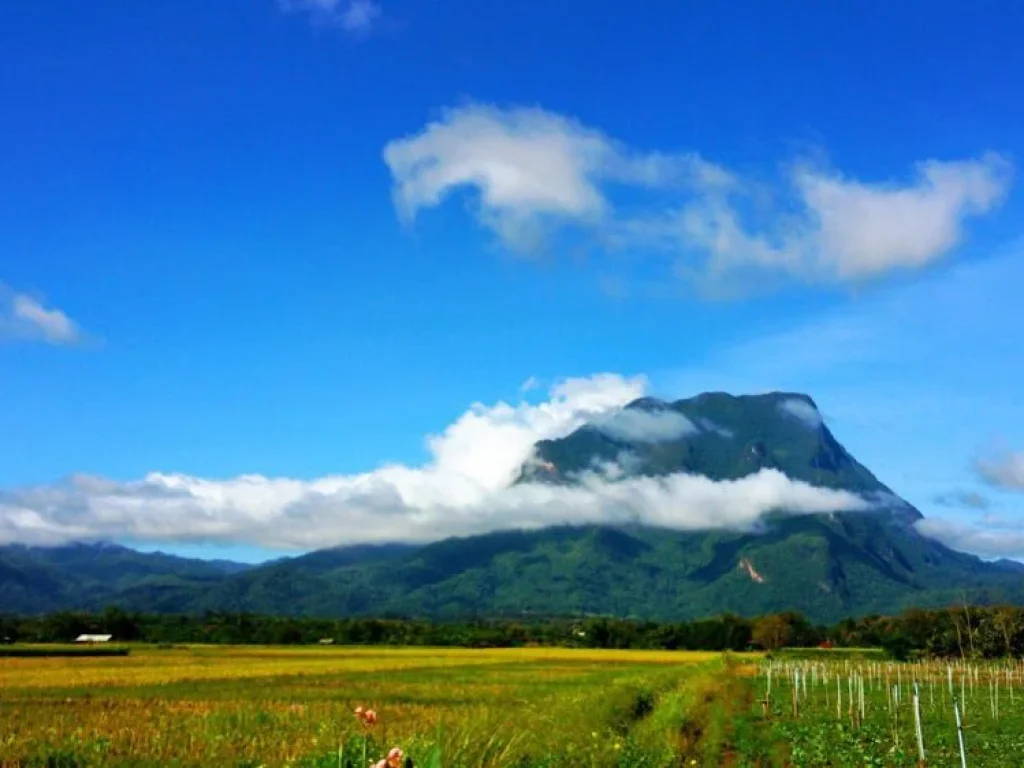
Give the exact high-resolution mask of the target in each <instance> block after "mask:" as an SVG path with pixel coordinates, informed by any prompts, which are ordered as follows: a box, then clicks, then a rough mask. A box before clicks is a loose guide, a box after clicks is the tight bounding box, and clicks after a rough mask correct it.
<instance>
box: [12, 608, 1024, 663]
mask: <svg viewBox="0 0 1024 768" xmlns="http://www.w3.org/2000/svg"><path fill="white" fill-rule="evenodd" d="M81 634H110V635H113V637H114V640H115V641H121V642H145V643H154V644H176V643H212V644H238V645H244V644H269V645H301V644H314V643H319V642H329V643H335V644H339V645H395V646H397V645H404V646H459V647H467V648H501V647H521V646H529V645H545V646H563V647H582V648H621V649H627V648H636V649H665V650H708V651H725V650H732V651H744V650H750V649H764V650H769V651H773V650H777V649H780V648H785V647H803V648H807V647H816V646H826V647H837V648H883V649H885V650H886V652H887V653H888V654H889V655H890V656H892V657H894V658H907V657H909V656H912V655H925V656H934V657H961V658H995V657H1000V656H1024V608H1020V607H1017V606H1008V605H1004V606H968V605H959V606H953V607H949V608H941V609H928V610H925V609H919V608H912V609H908V610H906V611H904V612H903V613H901V614H899V615H897V616H877V615H876V616H865V617H860V618H848V619H843V620H842V621H840V622H838V623H836V624H833V625H831V626H820V625H814V624H812V623H811V622H809V621H808V620H807V618H806V617H804V616H803V615H801V614H800V613H796V612H784V613H776V614H771V615H767V616H760V617H756V618H745V617H741V616H736V615H732V614H723V615H721V616H716V617H713V618H706V619H697V620H693V621H679V622H654V621H636V620H630V619H614V618H604V617H587V618H558V617H550V618H541V617H531V618H530V619H529V620H526V619H500V618H479V619H472V620H464V621H453V622H432V621H426V620H419V619H399V618H390V619H386V618H380V619H374V618H349V619H318V618H298V617H282V616H263V615H256V614H248V613H226V612H217V613H213V612H211V613H205V614H202V615H166V614H145V613H133V612H128V611H125V610H122V609H121V608H116V607H111V608H107V609H106V610H105V611H102V612H100V613H87V612H72V611H62V612H59V613H52V614H49V615H44V616H14V615H0V639H2V640H3V641H4V642H10V643H13V642H25V643H62V642H69V641H72V640H74V638H76V637H77V636H78V635H81Z"/></svg>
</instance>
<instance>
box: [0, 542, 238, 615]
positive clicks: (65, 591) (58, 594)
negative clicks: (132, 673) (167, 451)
mask: <svg viewBox="0 0 1024 768" xmlns="http://www.w3.org/2000/svg"><path fill="white" fill-rule="evenodd" d="M249 567H250V566H247V565H244V564H242V563H234V562H230V561H225V560H215V561H207V560H197V559H189V558H184V557H176V556H174V555H167V554H164V553H162V552H153V553H144V552H137V551H135V550H134V549H130V548H128V547H123V546H119V545H116V544H108V543H73V544H68V545H65V546H60V547H26V546H22V545H17V544H15V545H8V546H3V547H0V612H4V611H7V612H12V613H43V612H47V611H55V610H61V609H64V608H96V607H102V606H104V605H106V604H107V603H118V602H122V603H123V602H131V603H133V604H136V605H139V606H143V605H144V606H146V609H147V610H153V611H160V610H163V609H165V608H174V607H177V606H178V605H179V604H180V603H181V601H184V600H188V599H190V598H191V597H192V596H194V595H195V594H196V593H198V592H202V591H204V590H206V589H208V588H209V587H211V586H213V585H214V584H216V583H218V582H219V581H221V580H223V579H225V578H227V577H228V576H231V575H237V574H240V573H242V572H243V571H245V570H246V569H248V568H249Z"/></svg>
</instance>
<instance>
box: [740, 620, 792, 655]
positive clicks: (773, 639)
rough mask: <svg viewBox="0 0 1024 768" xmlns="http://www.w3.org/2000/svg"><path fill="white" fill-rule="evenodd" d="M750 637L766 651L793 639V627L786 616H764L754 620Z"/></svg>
mask: <svg viewBox="0 0 1024 768" xmlns="http://www.w3.org/2000/svg"><path fill="white" fill-rule="evenodd" d="M750 639H751V640H752V641H753V642H754V643H756V644H757V645H760V646H761V647H762V648H764V649H765V650H766V651H774V650H775V649H777V648H782V647H783V646H785V645H787V644H788V643H790V642H791V641H792V639H793V627H792V625H791V624H790V623H789V621H788V620H787V619H786V617H785V616H781V615H779V614H773V615H771V616H763V617H761V618H760V619H757V620H756V621H755V622H754V631H753V632H752V633H751V636H750Z"/></svg>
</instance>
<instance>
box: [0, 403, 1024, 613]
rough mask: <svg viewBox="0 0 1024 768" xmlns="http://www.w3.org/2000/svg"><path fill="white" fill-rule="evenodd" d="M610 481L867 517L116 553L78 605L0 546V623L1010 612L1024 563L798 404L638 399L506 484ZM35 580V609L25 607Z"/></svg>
mask: <svg viewBox="0 0 1024 768" xmlns="http://www.w3.org/2000/svg"><path fill="white" fill-rule="evenodd" d="M610 468H612V469H614V473H615V478H617V479H629V478H638V477H653V478H659V477H667V476H669V475H674V474H677V473H687V474H693V475H701V476H704V477H706V478H708V479H709V480H712V481H719V482H720V481H729V480H739V479H741V478H745V477H748V476H750V475H752V474H755V473H758V472H761V471H762V470H765V469H772V470H776V471H778V472H781V473H783V474H785V475H786V477H788V478H790V479H792V480H796V481H801V482H804V483H806V484H808V485H811V486H815V487H820V488H827V489H834V490H842V491H848V492H850V493H852V494H857V495H860V496H862V497H865V498H870V499H872V500H873V501H872V504H873V506H872V509H870V510H868V511H849V512H831V513H830V512H822V513H818V514H800V515H793V514H787V512H786V510H774V511H771V512H769V513H768V514H766V515H764V516H763V517H762V518H760V520H759V521H758V522H757V524H756V525H755V526H752V527H751V528H749V529H747V530H742V529H741V530H732V529H724V528H720V527H715V525H714V521H710V522H709V524H708V525H707V526H705V527H704V528H703V529H700V530H677V529H672V528H653V527H644V526H638V525H635V524H625V525H595V524H588V525H576V526H567V525H558V524H555V525H552V526H548V527H545V528H540V529H536V530H505V531H493V532H490V533H484V534H480V535H476V536H467V537H455V538H448V539H444V540H441V541H436V542H432V543H429V544H425V545H410V544H401V543H393V544H383V545H358V546H354V547H334V548H331V549H324V550H317V551H315V552H311V553H307V554H305V555H300V556H298V557H295V558H288V559H283V560H277V561H274V562H272V563H267V564H263V565H258V566H254V567H251V568H244V569H242V570H239V571H238V572H234V573H231V572H225V571H224V570H223V569H221V570H220V571H217V569H216V567H212V566H209V565H208V564H203V561H188V560H187V559H184V558H177V559H172V560H163V561H161V560H146V558H147V557H149V556H148V555H142V554H141V553H135V555H138V556H139V557H141V558H142V560H140V559H138V558H136V557H132V556H130V555H127V554H125V553H124V552H121V551H119V550H117V549H116V548H115V549H113V550H110V552H111V556H112V557H114V559H115V560H117V559H118V558H120V560H121V565H120V566H117V567H118V568H121V569H124V568H126V569H127V571H128V575H126V574H125V573H120V575H119V576H118V578H117V579H115V578H114V576H115V575H116V574H112V573H109V569H110V568H114V566H112V565H111V566H108V570H107V571H104V570H103V569H102V568H99V569H96V567H94V569H93V570H92V571H89V570H88V569H84V570H82V571H80V572H78V573H77V576H78V578H79V580H80V581H81V582H82V584H81V586H80V587H79V588H76V589H70V588H69V587H68V586H67V583H66V581H67V571H66V568H67V567H68V565H69V563H72V562H73V561H74V558H69V557H68V556H66V555H65V556H64V557H63V559H61V558H57V559H56V561H51V562H49V564H47V562H46V558H45V557H44V556H42V555H39V554H38V553H37V554H36V555H34V556H33V557H34V559H33V557H30V558H27V560H28V564H29V565H32V564H34V566H35V567H36V571H33V572H26V571H25V570H24V568H25V567H27V566H26V557H25V556H24V553H23V555H22V557H21V559H20V560H19V559H18V558H17V557H14V563H13V566H12V560H11V553H10V552H9V551H8V549H9V548H0V589H2V590H3V591H2V592H0V594H2V595H4V597H0V610H12V608H11V605H10V603H12V602H17V601H13V600H12V599H9V598H8V597H7V595H8V589H7V587H8V585H9V584H10V585H13V586H14V587H16V588H17V590H20V592H18V591H17V590H16V591H15V593H12V594H16V595H17V594H20V595H22V598H23V599H21V600H20V602H17V604H20V605H22V606H23V608H21V610H26V609H25V608H24V606H30V608H29V609H28V610H31V611H32V612H37V611H38V610H43V609H49V607H53V606H57V607H98V606H99V604H100V603H101V602H103V601H106V602H108V603H112V604H117V605H121V606H123V607H127V608H131V609H134V610H157V611H165V612H187V613H195V612H202V611H207V610H230V611H236V610H237V611H250V612H256V613H270V614H300V615H322V616H345V615H361V616H366V615H381V616H383V615H396V616H397V615H401V616H422V617H429V618H462V617H466V616H472V615H505V616H510V615H536V614H545V615H552V614H563V615H570V614H571V615H580V614H603V615H617V616H626V617H633V618H643V619H648V618H649V619H659V620H671V619H684V618H685V619H691V618H699V617H701V616H706V615H712V614H718V613H722V612H723V611H729V612H733V613H737V614H741V615H754V614H761V613H766V612H773V611H782V610H799V611H802V612H804V613H805V614H807V615H808V616H809V617H810V618H811V619H813V620H815V621H822V622H824V621H834V620H837V619H840V618H843V617H845V616H848V615H862V614H865V613H886V612H895V611H899V610H901V609H903V608H905V607H909V606H912V605H918V606H922V607H929V606H936V605H942V604H945V603H949V602H954V601H959V600H960V599H964V598H966V599H969V600H971V601H973V602H979V603H986V602H995V601H1009V602H1024V565H1020V564H1018V565H1020V567H1019V568H1018V567H1014V566H1012V565H1009V564H1005V563H1004V564H999V563H986V562H984V561H982V560H981V559H980V558H977V557H975V556H973V555H969V554H965V553H961V552H957V551H955V550H952V549H950V548H948V547H946V546H944V545H943V544H941V543H939V542H937V541H935V540H933V539H930V538H928V537H926V536H924V535H923V534H921V533H920V532H919V530H918V529H917V526H916V522H917V521H918V520H920V519H922V515H921V513H920V512H919V511H918V510H917V509H915V508H914V507H913V506H912V505H911V504H909V503H908V502H906V501H904V500H903V499H901V498H900V497H899V496H898V495H897V494H896V493H895V492H894V491H893V490H892V489H890V488H889V487H888V486H887V485H885V484H884V483H883V482H882V481H881V480H879V479H878V478H877V477H876V476H875V475H874V474H873V473H872V472H871V471H870V470H869V469H868V468H867V467H866V466H864V465H863V464H861V463H860V462H858V461H857V460H856V459H855V458H854V457H853V456H852V455H851V454H850V453H849V452H848V451H847V450H846V449H845V448H844V447H843V446H842V444H841V443H840V442H839V441H838V440H837V439H836V438H835V436H834V435H833V434H832V432H831V430H830V429H829V427H828V426H827V425H826V424H825V422H824V419H823V418H822V417H821V414H820V412H819V411H818V407H817V405H816V403H815V401H814V400H813V398H811V397H810V396H808V395H804V394H802V393H792V392H772V393H765V394H761V395H740V396H734V395H729V394H728V393H724V392H708V393H702V394H700V395H697V396H696V397H693V398H688V399H683V400H676V401H664V400H658V399H656V398H640V399H638V400H635V401H633V402H631V403H629V404H628V405H627V406H626V407H624V408H622V409H621V410H619V411H617V412H616V413H614V414H611V415H609V416H608V417H605V418H602V419H594V420H591V421H590V422H588V423H586V424H583V425H581V426H580V427H578V428H577V429H575V430H573V431H572V432H571V433H570V434H568V435H565V436H563V437H560V438H558V439H553V440H542V441H540V442H538V443H537V444H536V446H535V449H534V452H533V456H532V458H531V459H530V460H529V461H527V462H526V463H525V464H524V465H523V467H522V468H521V470H520V472H519V474H518V476H517V478H516V482H518V483H527V482H529V483H542V484H554V485H561V484H574V483H578V482H579V481H580V478H581V477H583V476H585V475H587V474H588V473H590V474H593V473H599V472H606V473H607V472H609V471H610ZM128 552H132V550H128ZM15 554H17V553H15ZM155 554H156V553H154V555H155ZM163 557H170V558H173V556H163ZM79 559H80V558H79ZM18 563H21V566H20V567H21V568H22V570H21V571H20V572H19V571H18V567H19V566H18ZM12 567H13V569H14V570H13V571H12ZM5 569H6V570H5ZM62 569H64V570H62ZM161 569H163V570H161ZM229 570H230V569H229ZM104 573H106V574H107V575H106V577H104V576H103V574H104ZM33 574H34V575H33ZM129 576H130V578H129ZM19 578H20V581H19ZM34 578H35V579H37V582H36V586H37V590H36V591H37V592H38V593H39V595H38V596H37V598H36V599H35V600H33V599H31V596H30V595H29V593H30V591H31V590H28V591H26V584H29V585H31V584H32V583H33V579H34ZM32 609H34V610H32Z"/></svg>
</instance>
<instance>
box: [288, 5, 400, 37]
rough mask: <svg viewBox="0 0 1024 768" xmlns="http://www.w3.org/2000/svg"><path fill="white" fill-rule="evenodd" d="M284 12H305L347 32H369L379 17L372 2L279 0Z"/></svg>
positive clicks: (377, 6)
mask: <svg viewBox="0 0 1024 768" xmlns="http://www.w3.org/2000/svg"><path fill="white" fill-rule="evenodd" d="M280 4H281V7H282V8H283V9H284V10H286V11H307V12H309V13H310V14H312V16H313V18H314V19H315V20H317V21H321V22H328V23H332V24H337V25H338V26H340V27H342V28H343V29H345V30H346V31H348V32H352V33H366V32H369V31H370V29H371V28H372V27H373V25H374V24H375V23H376V22H377V20H378V19H379V18H380V17H381V7H380V5H379V4H377V3H376V2H374V0H280Z"/></svg>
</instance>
